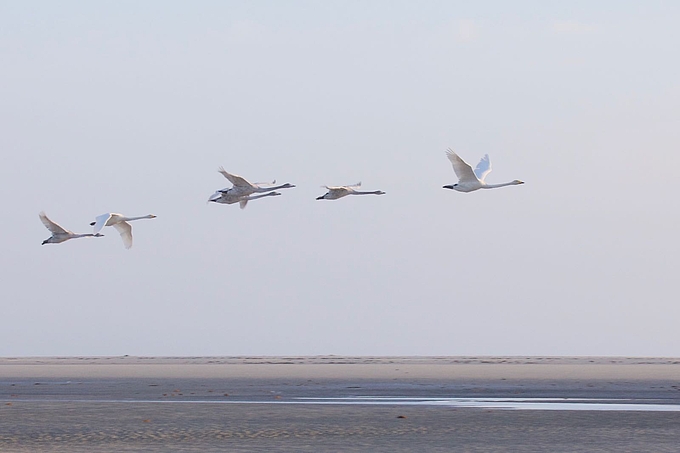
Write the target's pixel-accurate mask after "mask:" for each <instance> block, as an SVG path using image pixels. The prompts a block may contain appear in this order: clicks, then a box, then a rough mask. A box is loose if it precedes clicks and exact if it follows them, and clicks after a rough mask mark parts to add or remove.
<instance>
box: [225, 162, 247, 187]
mask: <svg viewBox="0 0 680 453" xmlns="http://www.w3.org/2000/svg"><path fill="white" fill-rule="evenodd" d="M218 171H219V172H220V173H221V174H222V176H224V177H225V178H227V179H228V180H229V182H231V183H232V184H233V185H234V186H235V187H253V185H252V184H251V183H249V182H248V181H247V180H246V179H245V178H243V177H241V176H238V175H232V174H231V173H229V172H227V171H226V170H225V169H224V167H220V169H219V170H218Z"/></svg>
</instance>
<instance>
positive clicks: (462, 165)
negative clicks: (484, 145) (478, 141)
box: [443, 148, 524, 192]
mask: <svg viewBox="0 0 680 453" xmlns="http://www.w3.org/2000/svg"><path fill="white" fill-rule="evenodd" d="M446 157H448V158H449V161H451V165H453V171H454V172H455V173H456V176H457V177H458V183H457V184H449V185H446V186H443V188H444V189H453V190H457V191H458V192H473V191H475V190H478V189H493V188H496V187H505V186H516V185H518V184H524V181H520V180H519V179H515V180H514V181H510V182H505V183H502V184H487V183H486V182H485V179H486V176H487V175H488V174H489V173H491V161H490V160H489V155H488V154H485V155H484V157H482V160H480V161H479V163H478V164H477V167H475V169H474V171H473V170H472V167H471V166H470V165H469V164H468V163H467V162H465V161H464V160H463V159H461V158H460V156H458V154H456V153H455V152H454V151H453V150H452V149H451V148H449V149H448V150H447V151H446Z"/></svg>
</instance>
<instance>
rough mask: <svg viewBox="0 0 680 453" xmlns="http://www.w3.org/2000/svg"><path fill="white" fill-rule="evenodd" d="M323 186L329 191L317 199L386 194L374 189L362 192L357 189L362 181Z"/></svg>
mask: <svg viewBox="0 0 680 453" xmlns="http://www.w3.org/2000/svg"><path fill="white" fill-rule="evenodd" d="M322 187H325V188H326V189H328V192H326V193H325V194H323V195H321V196H320V197H317V198H316V199H317V200H337V199H338V198H342V197H345V196H347V195H385V192H383V191H382V190H374V191H372V192H361V191H359V190H357V189H358V188H359V187H361V183H360V182H358V183H356V184H354V185H351V186H336V187H330V186H322Z"/></svg>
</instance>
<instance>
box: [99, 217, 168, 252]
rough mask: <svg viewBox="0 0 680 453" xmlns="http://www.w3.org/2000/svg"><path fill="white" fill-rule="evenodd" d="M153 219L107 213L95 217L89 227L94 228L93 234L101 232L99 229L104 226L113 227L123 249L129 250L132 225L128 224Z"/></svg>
mask: <svg viewBox="0 0 680 453" xmlns="http://www.w3.org/2000/svg"><path fill="white" fill-rule="evenodd" d="M155 218H156V216H155V215H153V214H148V215H143V216H139V217H125V216H124V215H123V214H118V213H115V212H108V213H106V214H102V215H100V216H97V217H95V221H94V222H92V223H90V225H92V226H94V232H95V233H98V232H99V231H101V229H102V228H104V227H105V226H112V227H114V228H115V229H116V230H117V231H118V233H120V237H121V238H122V239H123V245H125V248H126V249H129V248H130V247H132V225H130V224H129V223H128V222H130V221H132V220H140V219H155Z"/></svg>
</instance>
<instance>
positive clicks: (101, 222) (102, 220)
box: [94, 212, 111, 234]
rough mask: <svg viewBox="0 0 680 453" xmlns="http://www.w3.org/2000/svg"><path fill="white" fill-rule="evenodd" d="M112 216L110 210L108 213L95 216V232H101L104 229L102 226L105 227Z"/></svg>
mask: <svg viewBox="0 0 680 453" xmlns="http://www.w3.org/2000/svg"><path fill="white" fill-rule="evenodd" d="M110 218H111V213H110V212H107V213H106V214H102V215H100V216H97V217H95V218H94V220H95V222H94V233H95V234H97V233H99V232H100V231H101V230H102V228H104V227H105V226H106V222H108V221H109V219H110Z"/></svg>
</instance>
